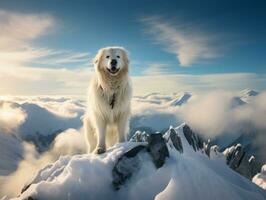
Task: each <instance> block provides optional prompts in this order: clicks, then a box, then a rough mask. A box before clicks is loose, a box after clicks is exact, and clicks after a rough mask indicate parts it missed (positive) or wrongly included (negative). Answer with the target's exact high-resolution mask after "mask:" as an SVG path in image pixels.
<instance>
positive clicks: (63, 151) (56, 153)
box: [0, 129, 86, 197]
mask: <svg viewBox="0 0 266 200" xmlns="http://www.w3.org/2000/svg"><path fill="white" fill-rule="evenodd" d="M23 148H24V156H23V157H24V159H23V160H22V161H20V162H19V164H18V167H17V169H16V171H14V172H13V173H11V174H10V175H8V176H2V177H1V176H0V185H1V187H0V195H7V196H8V197H14V196H17V195H18V194H20V192H21V189H22V188H23V187H24V186H25V184H27V183H29V182H30V181H31V179H32V178H33V177H34V175H35V174H36V173H37V172H38V171H39V170H40V169H41V168H42V167H44V166H46V165H47V164H49V163H52V162H55V161H56V160H57V159H58V158H59V157H60V156H64V155H74V154H81V153H85V152H86V145H85V142H84V138H83V135H82V134H81V133H80V131H78V130H75V129H68V130H66V131H65V132H62V133H60V134H59V135H58V136H57V137H56V138H55V140H54V143H53V145H52V148H51V149H50V150H49V151H47V152H45V153H44V154H39V153H38V152H37V151H36V149H35V146H34V145H33V144H30V143H26V142H24V143H23ZM29 171H30V172H31V175H29V173H28V172H29ZM0 197H1V196H0Z"/></svg>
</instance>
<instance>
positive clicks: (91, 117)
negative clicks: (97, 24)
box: [84, 47, 132, 154]
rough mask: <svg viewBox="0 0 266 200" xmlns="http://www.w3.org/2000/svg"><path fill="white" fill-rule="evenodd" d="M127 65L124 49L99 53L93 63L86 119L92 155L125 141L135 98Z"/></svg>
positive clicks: (113, 48) (86, 130)
mask: <svg viewBox="0 0 266 200" xmlns="http://www.w3.org/2000/svg"><path fill="white" fill-rule="evenodd" d="M128 65H129V60H128V56H127V53H126V51H125V50H124V49H123V48H121V47H106V48H103V49H100V50H99V51H98V53H97V55H96V57H95V59H94V68H95V72H96V74H95V76H94V77H93V78H92V80H91V83H90V87H89V95H88V105H87V112H86V115H85V117H84V128H85V135H86V139H87V144H88V146H89V149H88V151H89V152H92V151H93V152H94V153H97V154H101V153H104V152H105V151H106V146H109V145H112V144H114V142H115V140H118V142H124V141H125V140H126V134H127V131H128V126H129V116H130V104H131V96H132V87H131V81H130V79H129V76H128V67H129V66H128ZM114 133H117V134H116V136H115V135H114Z"/></svg>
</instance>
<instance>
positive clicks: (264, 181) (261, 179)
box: [252, 165, 266, 190]
mask: <svg viewBox="0 0 266 200" xmlns="http://www.w3.org/2000/svg"><path fill="white" fill-rule="evenodd" d="M252 182H254V183H255V184H257V185H258V186H260V187H261V188H263V189H264V190H266V165H263V166H262V168H261V172H260V173H258V174H257V175H256V176H254V177H253V179H252Z"/></svg>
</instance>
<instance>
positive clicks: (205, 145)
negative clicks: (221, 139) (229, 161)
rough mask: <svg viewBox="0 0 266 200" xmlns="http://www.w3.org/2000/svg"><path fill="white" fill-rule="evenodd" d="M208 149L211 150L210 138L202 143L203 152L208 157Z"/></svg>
mask: <svg viewBox="0 0 266 200" xmlns="http://www.w3.org/2000/svg"><path fill="white" fill-rule="evenodd" d="M210 151H211V140H210V139H209V140H208V141H207V143H205V142H204V143H203V152H204V153H205V154H206V155H207V156H208V157H210Z"/></svg>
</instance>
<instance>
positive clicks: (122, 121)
mask: <svg viewBox="0 0 266 200" xmlns="http://www.w3.org/2000/svg"><path fill="white" fill-rule="evenodd" d="M128 121H129V120H128V114H124V115H121V116H120V117H119V119H118V124H117V129H118V142H120V143H121V142H125V141H126V133H127V131H128V125H129V124H128V123H129V122H128Z"/></svg>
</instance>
